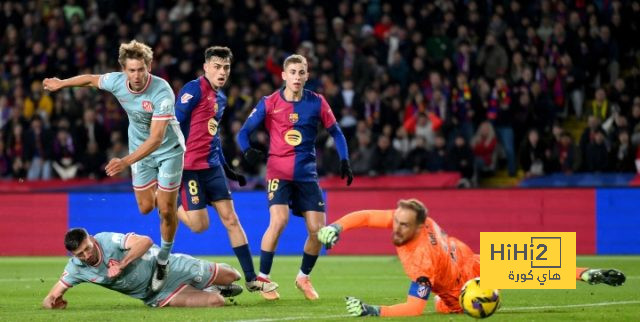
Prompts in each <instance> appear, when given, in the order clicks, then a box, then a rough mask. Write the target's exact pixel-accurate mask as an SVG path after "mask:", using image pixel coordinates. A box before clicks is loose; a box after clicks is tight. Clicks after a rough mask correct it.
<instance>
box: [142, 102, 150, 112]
mask: <svg viewBox="0 0 640 322" xmlns="http://www.w3.org/2000/svg"><path fill="white" fill-rule="evenodd" d="M142 109H143V110H145V111H146V112H153V103H151V101H142Z"/></svg>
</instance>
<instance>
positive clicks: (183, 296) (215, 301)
mask: <svg viewBox="0 0 640 322" xmlns="http://www.w3.org/2000/svg"><path fill="white" fill-rule="evenodd" d="M223 305H224V298H223V297H222V295H220V293H217V292H205V291H202V290H199V289H196V288H195V287H193V286H191V285H187V286H186V287H185V288H184V289H182V291H181V292H180V293H178V295H176V296H175V297H174V298H173V299H172V300H171V301H170V302H169V304H167V306H175V307H217V306H223Z"/></svg>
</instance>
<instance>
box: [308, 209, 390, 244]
mask: <svg viewBox="0 0 640 322" xmlns="http://www.w3.org/2000/svg"><path fill="white" fill-rule="evenodd" d="M392 224H393V210H360V211H355V212H352V213H349V214H347V215H344V216H343V217H342V218H340V219H338V220H337V221H336V222H334V223H333V224H331V225H329V226H325V227H322V228H320V230H319V231H318V240H319V241H320V243H322V244H323V245H324V246H325V247H326V248H327V249H330V248H331V247H333V246H334V245H335V244H336V243H337V242H338V240H339V239H340V233H342V232H343V231H345V230H349V229H353V228H359V227H370V228H391V226H392Z"/></svg>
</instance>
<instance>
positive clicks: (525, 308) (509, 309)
mask: <svg viewBox="0 0 640 322" xmlns="http://www.w3.org/2000/svg"><path fill="white" fill-rule="evenodd" d="M627 304H640V301H619V302H600V303H588V304H570V305H548V306H523V307H503V308H499V309H498V314H500V313H499V312H514V311H529V310H545V309H563V308H575V307H595V306H605V305H627ZM433 313H435V312H433ZM350 316H351V315H347V314H342V315H301V316H290V317H282V318H269V319H252V320H238V322H271V321H291V320H312V319H336V318H344V317H350Z"/></svg>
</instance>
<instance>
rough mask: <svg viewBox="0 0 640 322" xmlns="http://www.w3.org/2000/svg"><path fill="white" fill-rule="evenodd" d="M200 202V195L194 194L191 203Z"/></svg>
mask: <svg viewBox="0 0 640 322" xmlns="http://www.w3.org/2000/svg"><path fill="white" fill-rule="evenodd" d="M199 202H200V197H198V196H192V197H191V203H192V204H194V205H197V204H198V203H199Z"/></svg>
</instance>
